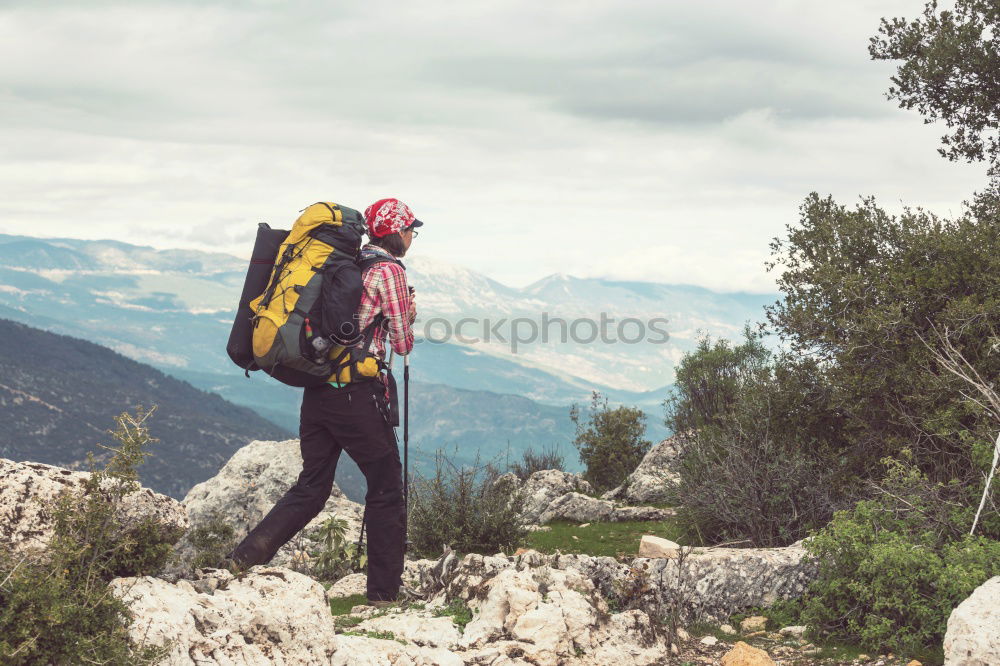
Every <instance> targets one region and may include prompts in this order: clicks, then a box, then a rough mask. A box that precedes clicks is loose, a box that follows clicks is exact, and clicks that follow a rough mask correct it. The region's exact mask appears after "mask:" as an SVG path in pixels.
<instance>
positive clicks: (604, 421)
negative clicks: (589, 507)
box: [570, 391, 651, 491]
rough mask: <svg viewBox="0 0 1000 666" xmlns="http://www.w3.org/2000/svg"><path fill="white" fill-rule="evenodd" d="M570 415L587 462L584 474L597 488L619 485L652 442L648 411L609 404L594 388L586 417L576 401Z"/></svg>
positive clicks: (578, 447) (637, 464)
mask: <svg viewBox="0 0 1000 666" xmlns="http://www.w3.org/2000/svg"><path fill="white" fill-rule="evenodd" d="M570 419H572V420H573V423H574V424H575V425H576V438H575V439H574V440H573V444H574V446H576V448H577V450H578V451H579V452H580V461H581V462H582V463H583V464H584V465H585V466H586V471H585V472H584V473H583V478H584V479H585V480H586V481H588V482H589V483H590V484H591V485H592V486H593V487H594V489H595V490H598V491H603V490H610V489H612V488H615V487H617V486H619V485H621V483H622V482H623V481H624V480H625V477H627V476H628V475H629V474H631V473H632V472H633V471H634V470H635V468H636V467H638V466H639V463H640V462H642V458H643V456H645V455H646V452H647V451H649V447H650V445H651V443H650V442H649V440H646V439H643V435H644V434H645V433H646V415H645V414H644V413H643V411H642V410H641V409H638V408H636V407H624V406H623V407H616V408H615V409H611V408H610V407H608V399H607V397H604V396H602V395H601V394H600V392H598V391H594V392H593V393H592V394H591V399H590V409H589V411H588V413H587V416H586V418H583V416H582V415H581V413H580V408H579V406H577V405H576V404H574V405H573V406H572V407H571V408H570Z"/></svg>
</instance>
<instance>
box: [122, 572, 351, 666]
mask: <svg viewBox="0 0 1000 666" xmlns="http://www.w3.org/2000/svg"><path fill="white" fill-rule="evenodd" d="M111 589H112V591H113V593H114V594H115V595H116V596H118V597H119V598H121V599H123V600H124V601H125V603H126V604H127V605H128V606H129V608H130V609H131V610H132V613H133V615H134V619H133V622H132V624H131V627H130V629H129V632H130V635H131V636H132V638H133V640H134V641H135V642H136V643H137V644H145V645H158V646H163V647H166V648H167V652H168V654H167V657H166V659H165V660H164V661H163V662H162V663H165V664H199V665H206V664H235V663H239V664H270V663H282V664H286V665H291V664H318V663H323V664H328V663H330V662H331V660H332V659H333V656H334V653H335V652H336V650H337V641H338V639H337V636H336V635H335V627H334V623H333V616H332V615H331V614H330V608H329V607H328V606H327V603H326V598H325V596H324V594H323V586H322V585H320V584H319V583H317V582H316V581H314V580H313V579H311V578H309V577H308V576H303V575H301V574H297V573H295V572H294V571H290V570H288V569H284V568H280V567H254V569H253V572H252V573H250V574H247V575H246V576H244V577H243V578H234V577H233V576H232V574H230V573H229V572H228V571H223V570H220V569H210V570H207V573H205V572H204V571H203V572H202V575H201V576H200V577H198V578H197V579H196V580H193V581H190V582H189V581H186V580H179V581H178V582H177V583H175V584H171V583H168V582H166V581H165V580H162V579H160V578H153V577H152V576H145V577H143V578H116V579H115V580H113V581H112V582H111Z"/></svg>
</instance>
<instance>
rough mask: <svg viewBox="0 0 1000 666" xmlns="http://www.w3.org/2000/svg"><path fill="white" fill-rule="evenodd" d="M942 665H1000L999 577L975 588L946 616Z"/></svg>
mask: <svg viewBox="0 0 1000 666" xmlns="http://www.w3.org/2000/svg"><path fill="white" fill-rule="evenodd" d="M944 663H945V666H987V665H988V664H993V665H995V664H1000V576H994V577H993V578H990V579H989V580H988V581H986V582H985V583H983V584H982V585H980V586H979V587H977V588H976V590H975V592H973V593H972V594H971V595H970V596H969V598H968V599H966V600H965V601H963V602H962V603H960V604H959V605H958V606H957V607H956V608H955V610H953V611H952V612H951V616H949V617H948V628H947V630H946V631H945V635H944Z"/></svg>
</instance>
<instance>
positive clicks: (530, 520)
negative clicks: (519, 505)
mask: <svg viewBox="0 0 1000 666" xmlns="http://www.w3.org/2000/svg"><path fill="white" fill-rule="evenodd" d="M505 477H506V475H505ZM514 478H515V479H516V478H517V477H514ZM521 491H522V492H523V493H524V522H525V523H527V524H536V523H538V522H539V518H540V517H541V515H542V514H543V513H544V512H545V511H546V509H548V508H549V505H550V504H552V502H553V501H554V500H555V499H557V498H559V497H562V496H563V495H565V494H567V493H576V492H582V493H593V492H594V489H593V488H592V487H591V485H590V484H589V483H587V482H586V481H584V480H583V479H582V478H580V476H579V475H578V474H570V473H569V472H563V471H560V470H557V469H546V470H541V471H539V472H535V473H534V474H532V475H531V476H529V477H528V479H527V481H525V482H524V485H523V486H521Z"/></svg>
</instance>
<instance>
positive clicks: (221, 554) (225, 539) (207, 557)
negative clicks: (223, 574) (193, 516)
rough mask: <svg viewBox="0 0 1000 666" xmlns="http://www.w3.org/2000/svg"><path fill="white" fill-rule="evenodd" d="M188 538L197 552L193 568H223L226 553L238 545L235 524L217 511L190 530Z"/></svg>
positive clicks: (192, 563) (192, 564)
mask: <svg viewBox="0 0 1000 666" xmlns="http://www.w3.org/2000/svg"><path fill="white" fill-rule="evenodd" d="M186 539H187V541H188V543H190V544H191V547H192V548H194V552H195V555H194V559H193V560H192V562H191V568H192V569H201V568H210V569H223V568H225V566H226V562H225V560H226V555H227V554H228V553H230V552H231V551H232V550H233V548H235V547H236V534H235V530H233V526H232V525H231V524H230V523H229V521H228V520H226V517H225V516H223V515H222V514H221V513H219V512H217V511H214V512H212V513H210V514H209V515H208V516H207V517H206V518H205V520H203V521H201V522H200V523H199V524H198V525H196V526H195V527H192V528H191V529H190V530H188V533H187V535H186Z"/></svg>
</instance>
